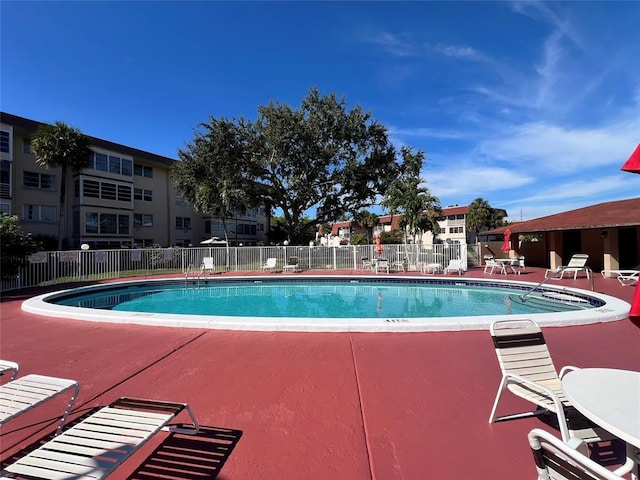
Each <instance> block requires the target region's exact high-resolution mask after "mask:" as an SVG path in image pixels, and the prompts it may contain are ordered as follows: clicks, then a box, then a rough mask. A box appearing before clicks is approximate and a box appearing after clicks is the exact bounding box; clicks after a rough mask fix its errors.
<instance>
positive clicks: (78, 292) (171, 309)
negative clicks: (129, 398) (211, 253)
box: [22, 275, 629, 332]
mask: <svg viewBox="0 0 640 480" xmlns="http://www.w3.org/2000/svg"><path fill="white" fill-rule="evenodd" d="M533 285H534V284H531V283H529V282H515V281H509V282H507V281H494V280H484V279H475V278H474V279H462V278H461V279H458V278H452V277H449V278H438V279H436V278H429V277H406V276H402V277H394V276H385V277H353V276H336V275H331V276H313V277H311V276H305V277H304V279H302V278H301V277H296V276H286V275H280V276H278V277H274V278H269V277H265V276H259V277H226V278H225V277H222V278H218V279H215V280H208V279H207V280H200V281H188V282H186V281H185V280H184V279H173V280H166V279H164V280H145V281H133V282H117V283H111V284H105V285H94V286H91V287H82V288H78V289H73V290H65V291H61V292H54V293H49V294H45V295H40V296H38V297H34V298H32V299H30V300H27V301H25V302H24V303H23V305H22V308H23V310H25V311H27V312H31V313H36V314H41V315H48V316H54V317H62V318H69V319H78V320H89V321H104V322H118V323H136V324H148V325H157V326H180V327H194V328H217V329H234V330H282V331H369V332H376V331H377V332H379V331H406V332H411V331H430V330H469V329H485V328H487V327H488V325H489V324H490V323H491V322H492V321H494V320H497V319H501V318H504V317H505V315H508V316H509V318H534V319H535V320H536V321H538V322H539V323H541V324H543V325H545V324H547V325H549V324H553V325H572V324H583V323H596V322H603V321H613V320H620V319H622V318H626V316H627V313H628V311H629V304H627V303H626V302H623V301H621V300H619V299H616V298H614V297H610V296H606V295H602V294H599V293H594V292H588V291H584V290H578V289H571V288H566V287H562V288H552V287H544V289H543V291H541V292H539V293H538V292H536V295H535V297H536V298H533V297H532V296H529V297H528V298H527V299H526V301H524V302H523V301H521V300H520V297H521V296H522V295H524V294H525V293H526V292H527V291H528V290H529V289H531V287H532V286H533ZM552 297H556V298H552ZM558 298H560V299H561V300H562V301H558ZM568 300H569V301H568ZM160 307H161V308H160ZM178 307H180V308H178ZM209 307H211V308H209ZM451 307H453V309H451ZM550 309H553V310H555V311H550Z"/></svg>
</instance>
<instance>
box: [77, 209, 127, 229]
mask: <svg viewBox="0 0 640 480" xmlns="http://www.w3.org/2000/svg"><path fill="white" fill-rule="evenodd" d="M84 224H85V225H84V229H85V233H93V234H96V233H100V234H107V235H114V234H120V235H128V234H129V215H116V214H115V213H100V214H98V213H95V212H87V213H85V214H84Z"/></svg>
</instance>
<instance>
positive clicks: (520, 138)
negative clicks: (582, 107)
mask: <svg viewBox="0 0 640 480" xmlns="http://www.w3.org/2000/svg"><path fill="white" fill-rule="evenodd" d="M638 132H640V121H638V122H632V123H628V124H625V123H618V124H614V125H609V126H607V127H605V128H602V129H595V128H583V129H578V128H573V129H570V128H567V127H562V126H560V125H552V124H547V123H544V122H536V123H525V124H523V125H519V126H517V127H515V128H513V129H512V130H510V131H507V132H505V134H504V135H502V136H500V137H496V138H493V139H490V140H486V141H483V142H480V144H479V150H480V151H481V152H482V154H483V155H484V156H486V157H487V158H488V159H491V158H493V159H496V160H501V161H506V162H508V163H511V164H514V165H518V164H519V165H522V166H526V167H527V168H529V169H543V170H545V171H548V172H549V173H552V172H560V173H569V172H574V171H584V170H586V169H589V168H593V167H599V166H603V165H614V164H617V163H620V162H621V161H623V160H624V159H625V158H626V156H628V155H629V152H630V151H632V150H633V143H634V141H636V139H637V134H638Z"/></svg>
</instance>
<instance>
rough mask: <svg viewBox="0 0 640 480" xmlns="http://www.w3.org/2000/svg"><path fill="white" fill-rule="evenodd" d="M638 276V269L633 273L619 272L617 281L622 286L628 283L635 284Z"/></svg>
mask: <svg viewBox="0 0 640 480" xmlns="http://www.w3.org/2000/svg"><path fill="white" fill-rule="evenodd" d="M639 278H640V271H638V270H636V271H635V272H633V273H621V274H620V275H618V281H619V282H620V284H621V285H622V286H623V287H626V286H629V285H636V284H637V283H638V279H639Z"/></svg>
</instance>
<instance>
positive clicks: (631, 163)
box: [621, 144, 640, 173]
mask: <svg viewBox="0 0 640 480" xmlns="http://www.w3.org/2000/svg"><path fill="white" fill-rule="evenodd" d="M621 170H624V171H625V172H631V173H640V144H638V146H637V147H636V149H635V150H634V152H633V153H632V154H631V156H630V157H629V159H628V160H627V161H626V162H625V164H624V165H623V166H622V168H621Z"/></svg>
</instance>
